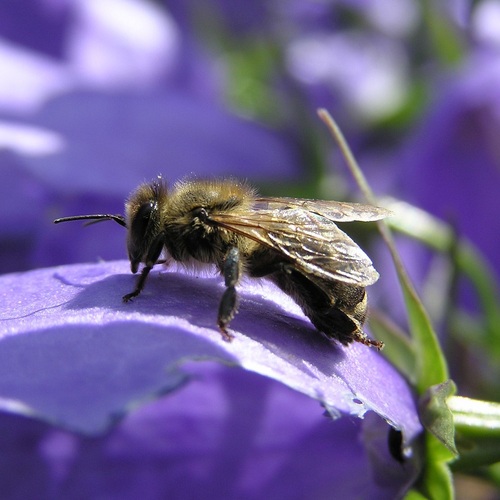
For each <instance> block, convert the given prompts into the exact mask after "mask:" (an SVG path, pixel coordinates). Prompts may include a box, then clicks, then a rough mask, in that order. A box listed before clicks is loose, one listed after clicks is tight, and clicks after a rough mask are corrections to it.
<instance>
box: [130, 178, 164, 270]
mask: <svg viewBox="0 0 500 500" xmlns="http://www.w3.org/2000/svg"><path fill="white" fill-rule="evenodd" d="M166 201H167V188H166V186H165V184H164V183H163V182H162V180H161V178H158V180H156V181H154V182H151V183H147V184H142V185H140V186H139V187H138V188H137V189H136V190H135V191H134V192H133V193H132V194H131V195H130V197H129V199H128V200H127V202H126V204H125V221H126V227H127V229H128V234H127V251H128V257H129V259H130V267H131V269H132V272H133V273H135V272H137V269H138V267H139V264H140V263H141V262H144V263H145V264H146V263H147V264H151V265H152V264H154V263H155V262H156V261H157V260H158V257H159V256H160V253H161V250H162V247H163V240H164V235H163V228H162V224H161V210H162V209H163V208H164V205H165V203H166Z"/></svg>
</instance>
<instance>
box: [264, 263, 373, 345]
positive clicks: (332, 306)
mask: <svg viewBox="0 0 500 500" xmlns="http://www.w3.org/2000/svg"><path fill="white" fill-rule="evenodd" d="M269 279H270V280H271V281H273V282H274V283H275V284H276V285H278V286H279V287H280V288H281V289H282V290H283V291H284V292H285V293H286V294H287V295H289V296H290V297H292V298H293V299H294V300H295V302H297V304H298V305H299V306H300V307H301V308H302V310H303V311H304V314H305V315H306V316H307V317H308V318H309V319H310V320H311V323H312V324H313V325H314V326H315V327H316V328H317V329H318V330H319V331H321V332H323V333H324V334H325V335H326V336H327V337H330V338H332V339H335V340H337V341H338V342H340V343H341V344H344V345H347V344H349V343H350V342H352V341H354V340H356V338H357V337H356V335H357V334H359V332H360V331H361V327H362V325H363V322H364V320H365V317H366V310H367V298H366V292H365V289H364V288H363V287H360V286H356V285H349V284H346V283H342V282H340V281H334V280H328V281H326V280H324V281H323V282H322V283H321V287H320V286H318V284H316V283H315V282H313V281H311V280H310V279H308V278H307V277H306V276H305V275H303V274H302V273H300V272H297V271H295V270H292V271H291V272H287V271H283V272H276V273H274V274H272V275H271V276H269ZM316 280H318V278H316Z"/></svg>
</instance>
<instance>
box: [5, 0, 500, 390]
mask: <svg viewBox="0 0 500 500" xmlns="http://www.w3.org/2000/svg"><path fill="white" fill-rule="evenodd" d="M318 107H322V108H326V109H327V110H328V111H329V112H330V113H331V114H332V115H333V116H334V118H335V119H336V120H337V122H338V123H339V125H340V127H341V128H342V130H343V132H344V134H345V136H346V138H347V140H348V142H349V143H350V145H351V147H352V149H353V151H354V154H355V156H356V157H357V159H358V161H359V163H360V164H361V167H362V169H363V171H364V173H365V175H366V176H367V178H368V180H369V182H370V184H371V185H372V187H373V189H374V190H375V192H376V193H377V195H378V196H379V197H380V198H381V199H382V200H386V199H387V198H392V199H398V200H404V201H406V202H408V203H410V204H412V205H413V206H416V207H419V208H421V209H423V210H425V211H426V212H428V213H429V214H431V215H433V216H435V217H437V218H438V219H439V220H441V221H442V222H443V223H444V224H445V226H440V227H441V228H442V227H445V228H446V230H447V231H449V232H450V234H452V235H453V238H451V240H450V241H451V244H450V248H449V251H445V252H443V251H441V252H439V253H437V252H435V251H434V250H432V249H431V248H430V247H431V246H432V245H431V243H432V240H433V238H434V236H433V235H432V233H431V234H430V236H428V244H427V245H425V244H423V243H422V242H417V241H415V240H414V239H412V238H411V237H408V236H404V237H403V236H401V237H399V238H398V245H399V249H400V251H401V253H402V256H403V260H404V262H405V264H406V266H407V267H408V270H409V272H410V275H411V277H412V278H413V280H414V281H415V283H416V285H417V289H418V290H419V292H420V294H421V295H422V298H423V300H424V303H425V304H426V305H427V306H428V308H429V312H430V314H431V316H432V319H433V321H434V323H435V325H436V327H437V329H438V331H439V333H440V335H441V340H442V343H443V346H444V348H445V351H446V355H447V358H448V361H449V364H450V370H451V375H452V378H453V379H454V380H455V381H456V382H457V383H458V386H459V391H460V393H462V394H466V395H471V396H475V397H483V398H489V399H495V400H498V399H500V395H499V394H500V391H499V388H498V376H499V369H498V364H499V360H500V352H499V350H500V348H499V347H498V345H500V342H498V339H499V334H498V328H497V329H496V330H494V328H493V327H492V326H491V321H489V320H488V317H487V315H486V313H485V300H486V299H485V297H484V296H485V295H488V290H494V286H495V283H496V282H498V279H499V277H500V271H499V270H500V254H499V252H498V248H500V227H499V226H500V222H499V214H500V196H499V195H500V139H499V138H500V3H499V2H497V1H495V0H482V1H474V2H472V1H467V0H447V1H444V0H443V1H441V0H434V1H430V0H429V1H416V0H372V1H366V0H343V1H342V0H319V1H318V0H288V1H283V0H254V1H252V2H249V1H244V0H208V1H207V0H165V1H152V0H151V1H147V0H107V1H101V0H3V1H2V2H1V5H0V213H1V215H2V217H1V222H0V272H2V273H8V272H14V271H24V270H29V269H34V268H38V267H45V266H55V265H60V264H67V263H77V262H95V261H97V260H98V259H106V260H108V259H121V258H125V248H124V232H123V229H122V228H120V227H118V226H115V225H113V224H110V223H104V224H96V225H93V226H91V227H90V228H82V226H81V224H79V223H72V224H66V225H63V226H54V225H53V224H52V220H53V219H54V218H56V217H60V216H65V215H76V214H86V213H122V211H123V202H124V200H125V198H126V197H127V196H128V194H129V193H130V191H131V190H133V189H134V188H135V187H136V186H137V185H138V184H139V183H140V182H143V181H145V180H150V179H152V178H154V177H155V176H157V175H158V174H162V175H163V177H164V178H165V179H167V181H169V182H174V181H175V180H177V179H179V178H183V177H185V176H198V177H204V176H224V175H233V176H238V177H243V178H246V179H248V180H250V181H251V182H253V183H255V185H256V186H257V187H258V188H259V190H260V191H261V193H263V194H272V195H278V196H279V195H284V196H285V195H286V196H301V197H311V198H324V199H344V200H353V201H362V199H361V198H360V195H359V192H358V190H357V188H356V187H355V185H354V183H353V182H352V180H351V179H350V177H349V175H348V174H347V171H346V169H345V166H344V164H343V161H342V158H341V157H340V155H339V153H338V148H337V147H336V146H335V144H334V143H333V141H332V140H331V138H330V137H329V136H328V133H327V131H326V129H325V127H324V125H323V124H322V123H321V122H320V120H319V119H318V118H317V115H316V109H317V108H318ZM404 213H405V214H406V212H404ZM412 217H416V215H415V214H414V212H411V211H409V212H408V219H407V222H408V227H409V228H411V227H413V225H414V224H418V223H420V222H419V221H417V220H416V219H415V220H412ZM422 224H423V223H422ZM429 227H430V229H432V230H434V231H435V230H436V226H429ZM420 229H421V227H420ZM408 232H410V233H411V232H412V230H411V229H408ZM353 234H355V235H356V236H357V237H358V238H359V239H360V241H361V242H362V244H363V246H364V247H365V248H366V250H367V252H368V253H369V254H370V255H371V256H373V259H374V261H375V264H376V267H377V268H378V269H379V271H380V273H381V275H382V278H381V280H380V282H379V283H378V284H377V285H376V286H375V287H373V292H372V301H373V304H374V305H375V306H377V309H379V310H380V311H381V312H382V314H384V315H386V316H388V317H389V318H390V319H391V320H392V321H394V322H395V323H396V324H397V325H399V326H401V327H402V328H405V324H406V323H405V312H404V308H403V305H402V301H401V296H400V293H399V291H398V287H397V280H396V278H395V274H394V271H393V269H392V264H391V262H390V259H389V258H388V255H387V252H386V251H385V250H384V249H383V246H382V245H381V244H380V242H379V241H378V240H377V238H375V237H374V236H375V233H374V232H373V231H371V230H368V232H366V231H365V230H364V229H361V228H358V227H357V226H355V227H354V228H353ZM438 237H439V235H438V234H435V238H438ZM461 244H466V245H467V246H468V247H473V248H474V252H475V253H474V255H475V258H476V260H475V261H474V262H476V263H478V262H479V263H480V265H481V268H482V270H483V271H485V272H486V275H487V276H488V278H489V280H490V282H489V285H492V286H493V289H492V288H488V287H486V288H485V287H483V288H481V285H480V284H478V280H479V278H478V279H476V280H474V273H472V274H473V275H472V278H473V279H472V280H471V279H470V278H471V276H469V277H468V279H465V278H464V277H463V273H462V272H461V269H460V266H459V265H458V264H457V262H456V259H454V256H456V249H457V247H458V246H459V245H461ZM478 276H479V275H476V276H475V277H476V278H477V277H478ZM489 285H488V286H489ZM492 293H493V292H492ZM490 295H491V294H490ZM485 325H486V326H485ZM488 325H489V326H488ZM471 373H473V374H474V376H473V377H471V375H470V374H471Z"/></svg>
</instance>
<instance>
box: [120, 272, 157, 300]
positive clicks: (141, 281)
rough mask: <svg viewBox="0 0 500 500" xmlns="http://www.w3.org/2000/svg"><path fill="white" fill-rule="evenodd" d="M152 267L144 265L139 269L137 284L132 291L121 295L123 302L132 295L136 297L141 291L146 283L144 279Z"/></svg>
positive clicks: (130, 298)
mask: <svg viewBox="0 0 500 500" xmlns="http://www.w3.org/2000/svg"><path fill="white" fill-rule="evenodd" d="M151 269H153V266H152V265H151V266H144V267H143V268H142V271H141V275H140V276H139V279H138V280H137V285H136V286H135V290H134V291H133V292H130V293H127V294H126V295H124V296H123V297H122V300H123V302H128V301H130V300H132V299H133V298H134V297H137V296H138V295H139V294H140V293H141V292H142V289H143V288H144V285H145V284H146V279H147V277H148V274H149V271H151Z"/></svg>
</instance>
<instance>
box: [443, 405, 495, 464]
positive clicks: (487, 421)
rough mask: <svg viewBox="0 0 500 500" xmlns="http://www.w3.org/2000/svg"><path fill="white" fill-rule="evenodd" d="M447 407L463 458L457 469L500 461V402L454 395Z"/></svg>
mask: <svg viewBox="0 0 500 500" xmlns="http://www.w3.org/2000/svg"><path fill="white" fill-rule="evenodd" d="M448 406H449V408H450V410H451V411H452V413H453V418H454V421H455V427H456V434H457V438H456V441H457V446H458V449H459V452H460V458H459V459H458V460H457V461H456V462H455V463H454V464H453V468H454V469H455V470H462V471H463V470H469V469H476V468H477V467H479V466H481V465H491V464H494V463H497V462H499V461H500V403H492V402H488V401H479V400H475V399H470V398H464V397H461V396H453V397H451V398H450V399H449V400H448Z"/></svg>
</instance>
